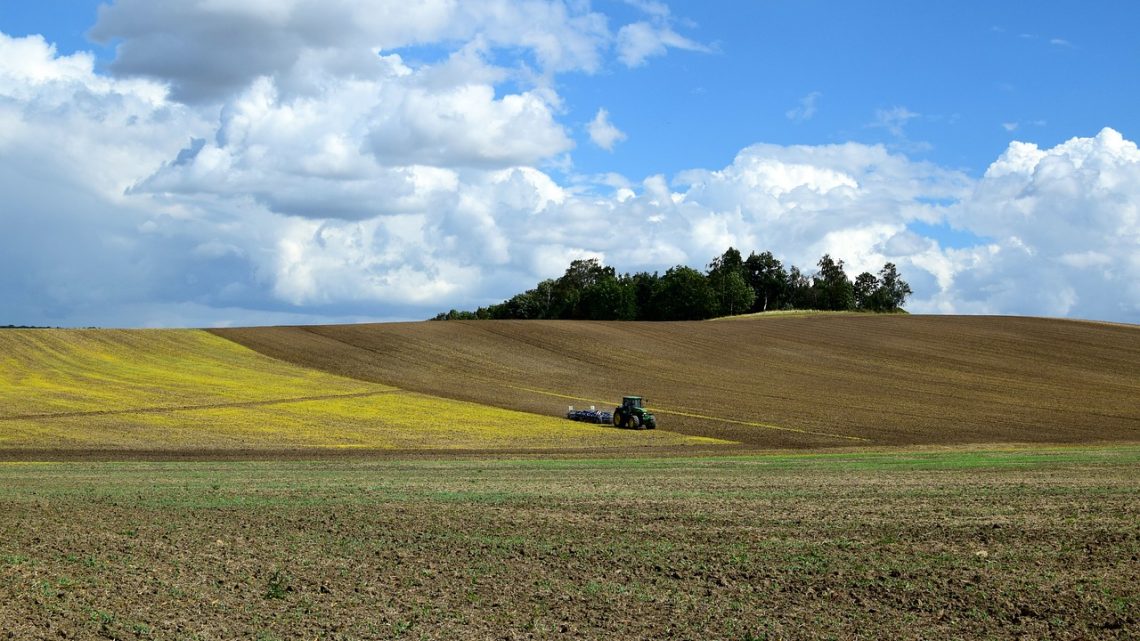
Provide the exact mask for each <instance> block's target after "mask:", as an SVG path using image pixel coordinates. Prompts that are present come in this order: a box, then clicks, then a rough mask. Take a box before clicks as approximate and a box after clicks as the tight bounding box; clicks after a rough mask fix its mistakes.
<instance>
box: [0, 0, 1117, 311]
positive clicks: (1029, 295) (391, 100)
mask: <svg viewBox="0 0 1140 641" xmlns="http://www.w3.org/2000/svg"><path fill="white" fill-rule="evenodd" d="M128 4H130V3H128ZM302 5H303V3H301V2H299V1H298V2H296V3H293V4H288V3H286V4H285V5H282V6H284V7H285V8H274V7H273V6H270V5H265V6H264V7H263V6H261V5H260V4H258V5H246V6H245V7H242V11H245V12H246V17H245V18H243V20H254V19H256V20H257V21H268V22H269V23H272V22H273V21H279V20H283V19H293V18H292V17H291V16H294V15H295V14H294V13H290V11H293V10H294V9H289V8H290V7H300V6H302ZM116 6H120V5H116ZM123 6H126V5H123ZM141 6H142V5H136V9H137V10H138V11H144V9H143V8H139V7H141ZM543 6H546V5H543ZM198 7H199V9H200V10H201V11H206V10H207V9H208V10H210V11H222V10H229V9H227V8H226V5H225V4H224V3H222V4H218V3H214V4H202V5H199V6H198ZM199 9H196V10H199ZM287 9H289V10H287ZM425 10H426V9H425ZM567 11H569V10H567ZM195 15H197V14H195ZM567 15H570V16H572V15H579V14H573V13H568V14H567ZM583 15H584V14H583ZM250 16H252V17H250ZM282 16H285V17H282ZM423 19H424V20H425V21H426V22H425V24H426V23H430V22H431V20H430V16H428V17H424V18H423ZM144 22H145V21H144ZM440 29H442V27H440ZM480 55H481V54H479V48H478V47H473V48H468V47H466V46H463V47H460V49H458V50H457V51H456V53H455V54H454V55H453V56H451V57H449V58H447V59H445V60H442V61H439V62H436V63H433V64H429V65H416V64H412V63H409V62H407V61H405V60H404V59H403V58H401V57H399V56H395V55H393V54H385V55H375V54H372V53H369V55H368V58H367V60H366V61H355V62H354V58H353V57H352V56H347V58H341V57H338V56H335V55H333V56H331V58H322V59H321V60H319V61H316V62H312V61H310V62H311V64H310V62H306V63H304V64H302V65H301V67H304V69H305V70H304V73H292V71H290V73H262V74H258V75H255V76H252V77H249V78H247V79H246V80H244V81H243V84H242V85H241V86H240V87H239V88H237V89H234V90H233V91H229V92H228V93H224V94H220V95H221V98H220V108H217V107H212V108H205V107H203V108H200V109H199V108H195V107H188V106H186V104H184V103H182V102H180V101H177V100H175V99H174V98H173V97H172V96H170V95H168V92H167V88H166V85H165V84H163V83H162V82H157V81H151V80H145V79H126V80H124V79H118V78H113V77H107V76H104V75H100V74H99V73H96V72H95V71H94V66H93V60H92V59H91V57H90V56H88V55H86V54H76V55H71V56H60V55H58V54H57V53H56V52H55V51H54V50H52V48H51V47H50V46H49V45H48V44H46V43H45V42H44V41H43V40H42V39H39V38H36V37H32V38H9V37H6V36H0V190H2V191H3V193H4V194H5V200H4V204H3V207H2V208H0V228H2V229H3V233H0V296H2V297H3V300H5V312H6V314H8V315H9V317H8V318H5V319H0V321H6V322H15V323H42V324H80V325H85V324H93V323H104V324H176V325H177V324H199V325H204V324H216V323H223V322H225V323H238V324H241V323H253V322H264V321H274V322H288V321H289V320H296V321H297V322H302V321H303V320H304V319H314V320H324V321H331V320H336V319H343V320H351V319H372V318H416V317H425V316H430V315H432V314H434V313H435V312H438V311H442V310H445V309H448V308H451V307H456V308H470V307H474V306H477V305H482V304H487V303H489V302H495V301H497V300H501V299H503V298H505V297H507V296H509V295H511V294H513V293H516V292H518V291H521V290H522V289H525V288H527V287H531V286H533V285H534V283H535V282H536V281H537V280H539V279H541V278H548V277H552V276H557V275H558V274H559V273H560V272H561V271H562V270H563V269H564V268H565V266H566V264H567V262H568V261H569V260H570V259H573V258H579V257H589V256H597V257H602V258H604V259H605V260H607V261H609V262H610V263H611V264H613V265H614V266H615V267H617V268H618V269H620V270H622V271H631V270H639V269H646V270H651V271H652V270H661V269H664V268H667V267H669V266H671V265H674V264H677V263H686V264H690V265H695V266H700V265H703V264H705V263H706V262H707V261H708V260H709V259H710V258H711V257H712V256H714V255H716V254H719V253H721V252H722V251H723V250H724V249H725V246H726V245H728V244H732V245H734V246H737V247H739V248H742V249H744V250H746V251H747V250H749V249H757V250H764V249H770V250H772V251H774V252H776V253H777V254H778V255H779V256H781V257H782V258H783V259H785V260H786V261H787V262H789V263H794V264H796V265H799V266H800V267H801V268H804V269H807V270H810V269H811V268H812V266H813V265H814V263H815V261H816V260H817V259H818V257H819V256H820V255H821V254H823V253H825V252H827V253H831V254H832V255H834V256H837V257H841V258H843V259H845V260H846V261H847V265H848V270H849V272H850V273H851V274H852V275H854V274H856V273H858V272H860V271H864V270H868V271H876V270H877V269H878V268H880V267H881V266H882V264H883V263H884V262H886V261H888V260H890V261H892V262H895V263H896V264H898V265H899V267H900V269H901V270H902V272H903V274H904V276H905V277H906V278H907V279H908V280H910V281H911V282H912V284H913V285H915V289H916V293H915V296H914V299H913V301H912V304H911V309H912V310H914V311H937V312H963V313H982V312H985V313H1024V314H1067V315H1079V316H1089V317H1095V318H1104V319H1112V320H1125V321H1132V322H1138V321H1140V252H1138V251H1137V247H1140V187H1138V186H1140V152H1138V151H1137V148H1136V145H1135V144H1134V143H1132V142H1131V141H1128V140H1126V139H1124V137H1123V136H1121V135H1120V134H1119V133H1117V132H1115V131H1113V130H1111V129H1105V130H1104V131H1102V132H1100V134H1098V135H1097V136H1095V137H1092V138H1074V139H1072V140H1070V141H1068V142H1065V143H1063V144H1061V145H1058V146H1056V147H1054V148H1051V149H1042V148H1039V147H1037V146H1036V145H1033V144H1030V143H1023V142H1014V143H1011V144H1010V145H1009V147H1008V149H1007V150H1006V151H1005V153H1003V154H1002V155H1001V157H999V158H998V159H996V160H995V161H994V162H993V163H992V165H991V166H990V167H989V169H988V170H987V171H986V173H985V175H984V176H983V177H981V178H980V179H977V180H972V179H970V178H969V177H968V176H966V175H964V174H962V173H961V172H958V171H954V170H949V169H945V168H943V167H939V166H937V165H934V164H932V163H927V162H917V161H914V160H911V159H909V158H907V157H906V156H905V155H903V154H901V153H897V152H892V151H890V150H889V149H888V148H887V147H884V146H879V145H874V146H872V145H863V144H857V143H847V144H839V145H821V146H779V145H766V144H758V145H752V146H749V147H747V148H745V149H743V150H741V151H740V153H739V154H737V156H736V157H735V158H734V159H733V160H732V162H731V163H729V164H727V165H726V166H724V167H719V168H698V169H694V170H691V171H686V172H682V173H681V174H680V175H678V176H677V177H675V178H674V179H673V180H672V181H670V180H669V179H668V178H666V177H664V176H659V175H654V176H650V177H648V178H645V179H643V180H640V182H639V181H638V180H636V179H630V178H629V177H624V176H620V175H614V174H605V175H600V176H597V177H595V178H593V179H588V180H584V181H582V182H572V183H571V184H560V183H559V181H557V180H555V179H554V178H553V177H552V176H551V175H549V174H548V173H546V172H544V171H543V170H542V169H541V168H540V167H542V166H543V163H545V162H549V161H551V160H552V159H557V158H560V157H562V155H563V154H565V153H566V150H567V149H568V148H569V142H568V136H566V134H565V129H564V127H563V126H562V125H560V124H559V122H558V120H557V116H558V115H559V114H560V113H561V112H560V110H559V108H558V105H557V104H556V102H557V99H556V96H552V95H551V94H550V93H548V90H546V89H543V88H539V87H534V88H531V89H519V90H516V91H514V92H502V91H499V90H498V87H499V85H498V84H497V83H498V82H499V80H497V78H501V75H500V74H501V73H502V70H499V69H497V68H495V67H494V66H493V65H491V64H489V63H486V62H485V61H484V60H483V59H482V58H481V57H480ZM334 59H335V60H339V62H336V63H335V64H334V62H332V60H334ZM350 62H351V63H353V64H350V65H349V67H352V68H355V69H357V70H358V72H359V71H360V70H367V73H366V74H363V73H341V72H340V71H337V70H338V69H341V67H338V66H337V65H339V64H342V63H343V64H349V63H350ZM329 65H332V66H331V67H330V66H329ZM353 65H356V66H355V67H353ZM298 68H300V67H298ZM290 69H291V70H293V69H294V68H293V67H290ZM302 85H303V86H304V87H305V90H304V91H298V90H297V89H296V88H297V87H299V86H302ZM598 115H599V116H600V118H595V120H597V121H600V122H602V123H606V122H608V119H607V118H606V117H605V113H604V111H602V112H599V114H598ZM914 117H916V114H913V112H910V111H909V110H906V109H905V108H898V109H897V110H892V112H888V113H887V114H886V115H885V116H884V118H883V119H882V120H883V122H884V123H885V124H884V126H888V125H890V124H892V123H893V124H895V125H897V126H898V127H899V128H900V131H902V127H904V126H905V124H906V122H908V121H909V120H912V119H913V118H914ZM520 132H522V133H521V134H520ZM514 137H518V138H525V140H523V141H517V140H514V139H513V138H514ZM916 222H923V223H926V224H929V225H948V226H950V227H953V228H955V229H959V230H963V231H964V232H969V233H972V234H974V235H976V236H977V237H978V238H979V239H980V240H978V241H977V242H976V243H975V244H973V245H972V246H966V247H959V248H946V247H943V246H941V245H940V243H939V242H938V241H937V240H936V239H935V238H932V237H930V236H927V235H923V234H921V233H918V232H916V231H914V229H913V228H912V227H913V225H914V223H916ZM615 229H620V230H629V231H634V232H636V233H630V234H627V233H623V234H615V233H614V230H615ZM210 310H216V311H215V312H214V314H211V311H210Z"/></svg>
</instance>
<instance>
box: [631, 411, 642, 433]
mask: <svg viewBox="0 0 1140 641" xmlns="http://www.w3.org/2000/svg"><path fill="white" fill-rule="evenodd" d="M629 426H630V427H632V428H633V429H635V430H639V429H641V417H640V416H638V415H637V414H634V415H633V416H630V417H629Z"/></svg>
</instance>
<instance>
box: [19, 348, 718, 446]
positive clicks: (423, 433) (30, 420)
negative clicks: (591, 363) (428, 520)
mask: <svg viewBox="0 0 1140 641" xmlns="http://www.w3.org/2000/svg"><path fill="white" fill-rule="evenodd" d="M715 442H718V441H715V440H713V439H706V438H701V437H688V436H682V435H679V434H673V433H669V432H666V431H663V430H657V431H653V432H629V431H622V430H615V429H613V428H608V427H604V426H594V425H585V424H581V423H573V422H570V421H566V420H563V419H558V418H553V417H544V416H535V415H533V414H526V413H522V412H517V411H512V410H506V409H500V408H493V407H488V406H484V405H478V404H475V403H467V402H461V401H452V400H445V399H441V398H438V397H433V396H428V395H424V394H415V393H411V392H405V391H402V390H399V389H396V388H394V387H390V386H385V385H380V384H375V383H368V382H361V381H357V380H353V379H349V378H344V377H340V376H336V375H333V374H328V373H324V372H320V371H316V370H311V369H306V368H302V367H297V366H294V365H290V364H287V363H284V362H281V361H277V360H274V359H271V358H268V357H266V356H262V355H260V354H258V353H256V352H253V351H252V350H249V349H247V348H245V347H241V346H239V345H237V344H235V343H232V342H230V341H227V340H225V339H222V338H219V337H217V336H214V335H212V334H209V333H207V332H203V331H197V330H154V331H151V330H146V331H137V330H118V331H116V330H4V331H2V332H0V449H41V448H47V449H65V450H89V449H116V450H133V449H138V450H196V449H235V450H237V449H240V450H279V449H283V450H288V449H306V448H400V449H473V448H480V449H481V448H488V449H505V448H519V449H536V448H591V447H612V446H624V447H629V446H641V445H644V446H677V445H684V444H709V443H715Z"/></svg>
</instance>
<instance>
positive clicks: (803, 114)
mask: <svg viewBox="0 0 1140 641" xmlns="http://www.w3.org/2000/svg"><path fill="white" fill-rule="evenodd" d="M822 95H823V94H821V93H820V92H818V91H813V92H811V93H809V94H808V95H806V96H804V97H803V98H800V102H799V105H797V106H796V107H794V108H792V109H789V110H787V111H786V112H784V115H785V116H787V118H788V120H792V121H795V122H804V121H805V120H811V119H812V116H814V115H815V112H816V109H817V107H816V102H818V101H819V97H820V96H822Z"/></svg>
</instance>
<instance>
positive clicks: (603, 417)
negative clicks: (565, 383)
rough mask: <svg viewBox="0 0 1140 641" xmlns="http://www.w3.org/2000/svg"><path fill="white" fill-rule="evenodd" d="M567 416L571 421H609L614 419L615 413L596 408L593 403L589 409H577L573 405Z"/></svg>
mask: <svg viewBox="0 0 1140 641" xmlns="http://www.w3.org/2000/svg"><path fill="white" fill-rule="evenodd" d="M566 418H568V419H570V420H571V421H581V422H583V423H598V424H601V423H609V422H610V421H612V420H613V414H610V413H609V412H605V411H602V410H598V409H594V406H593V405H591V406H590V409H588V410H576V409H574V406H573V405H571V406H570V409H569V410H568V411H567V412H566Z"/></svg>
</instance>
